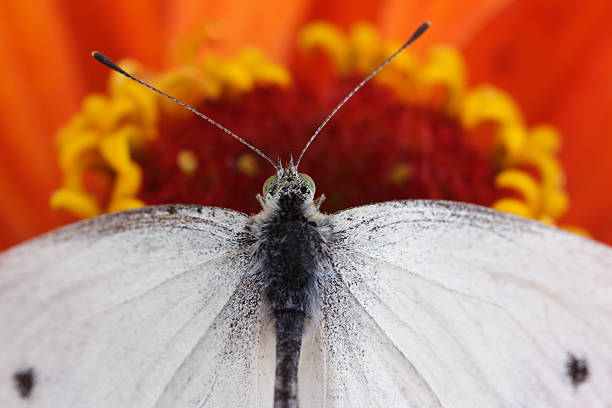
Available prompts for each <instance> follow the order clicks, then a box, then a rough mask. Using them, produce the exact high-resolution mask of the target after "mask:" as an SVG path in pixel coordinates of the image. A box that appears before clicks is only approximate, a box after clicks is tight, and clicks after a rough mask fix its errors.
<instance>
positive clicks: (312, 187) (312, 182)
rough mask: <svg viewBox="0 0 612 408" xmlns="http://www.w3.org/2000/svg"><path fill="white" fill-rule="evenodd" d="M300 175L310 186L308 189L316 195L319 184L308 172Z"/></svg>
mask: <svg viewBox="0 0 612 408" xmlns="http://www.w3.org/2000/svg"><path fill="white" fill-rule="evenodd" d="M300 177H301V178H302V180H304V182H305V183H306V186H307V187H308V189H309V190H310V191H311V192H312V194H313V195H314V193H315V191H316V189H317V186H316V185H315V182H314V180H313V179H312V177H310V176H309V175H308V174H305V173H300Z"/></svg>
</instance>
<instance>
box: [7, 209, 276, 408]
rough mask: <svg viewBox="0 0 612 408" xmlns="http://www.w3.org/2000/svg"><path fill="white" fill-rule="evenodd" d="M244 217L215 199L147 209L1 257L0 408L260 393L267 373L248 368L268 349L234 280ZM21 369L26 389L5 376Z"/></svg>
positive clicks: (177, 403)
mask: <svg viewBox="0 0 612 408" xmlns="http://www.w3.org/2000/svg"><path fill="white" fill-rule="evenodd" d="M247 219H248V217H247V216H246V215H244V214H241V213H237V212H233V211H229V210H222V209H218V208H210V207H196V206H164V207H151V208H145V209H139V210H135V211H129V212H124V213H118V214H111V215H107V216H104V217H101V218H97V219H94V220H90V221H85V222H82V223H79V224H76V225H74V226H70V227H67V228H65V229H62V230H59V231H58V232H54V233H51V234H48V235H46V236H44V237H42V238H39V239H36V240H33V241H30V242H29V243H26V244H24V245H22V246H19V247H16V248H14V249H12V250H10V251H8V252H6V253H5V254H3V255H2V256H0V277H1V279H0V321H1V322H2V323H1V324H2V332H1V333H0V374H1V375H0V377H1V380H0V406H2V407H22V406H24V407H154V406H158V407H219V406H255V405H256V402H257V401H256V400H257V399H259V400H260V401H267V400H269V401H271V399H272V396H271V393H272V388H273V385H272V384H273V380H272V379H271V376H272V375H273V372H270V373H269V375H267V374H265V373H264V374H261V375H259V374H258V373H259V372H260V371H261V370H259V369H258V365H261V364H264V363H266V361H267V360H269V359H271V358H273V357H272V356H270V355H265V353H264V351H260V347H259V346H260V345H259V342H260V340H261V338H262V336H261V334H262V330H263V329H262V327H264V326H262V322H261V313H260V310H259V305H260V301H259V295H258V291H257V290H253V287H254V286H255V285H256V283H257V282H254V278H253V277H249V276H245V275H248V274H245V271H246V269H247V262H248V259H247V256H246V248H245V245H244V243H243V242H241V238H240V234H241V233H242V232H243V231H244V229H245V225H246V223H247ZM264 337H265V336H264ZM272 351H273V350H272ZM28 370H31V371H28ZM28 372H29V373H31V374H32V375H31V376H30V379H32V381H33V386H32V388H31V390H30V391H29V395H27V396H25V397H24V396H21V395H20V393H19V392H18V391H19V389H18V387H17V383H18V381H17V378H16V377H15V376H16V375H19V374H21V375H22V376H23V375H24V373H25V375H27V373H28ZM268 383H269V385H268ZM262 384H265V385H262ZM24 391H25V390H24ZM270 404H271V402H270V403H269V404H267V405H270Z"/></svg>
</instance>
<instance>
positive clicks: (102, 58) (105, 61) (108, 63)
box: [91, 51, 278, 171]
mask: <svg viewBox="0 0 612 408" xmlns="http://www.w3.org/2000/svg"><path fill="white" fill-rule="evenodd" d="M91 55H92V56H93V57H94V58H95V59H97V60H98V61H99V62H101V63H102V64H104V65H106V66H107V67H109V68H110V69H112V70H114V71H117V72H118V73H120V74H122V75H125V76H126V77H128V78H130V79H131V80H133V81H136V82H138V83H139V84H141V85H144V86H146V87H147V88H149V89H151V90H153V91H155V92H157V93H158V94H160V95H163V96H165V97H166V98H168V99H170V100H172V101H174V102H176V103H178V104H179V105H181V106H182V107H184V108H187V109H189V110H190V111H192V112H193V113H195V114H196V115H198V116H199V117H201V118H203V119H206V120H207V121H208V122H209V123H211V124H213V125H215V126H216V127H218V128H219V129H221V130H222V131H224V132H225V133H227V134H228V135H230V136H232V137H233V138H234V139H236V140H238V141H239V142H241V143H243V144H244V145H246V146H247V147H248V148H249V149H251V150H253V151H254V152H255V153H257V154H258V155H260V156H261V157H263V158H264V159H266V160H267V161H268V162H270V164H271V165H272V166H274V168H275V169H276V170H277V171H278V167H277V166H276V165H275V164H274V161H272V159H270V158H269V157H268V156H266V155H265V154H264V153H263V152H262V151H261V150H259V149H258V148H256V147H255V146H253V145H252V144H250V143H249V142H247V141H246V140H244V139H243V138H241V137H240V136H238V135H237V134H235V133H234V132H232V131H231V130H229V129H227V128H226V127H224V126H222V125H221V124H219V123H217V122H216V121H214V120H213V119H211V118H209V117H208V116H206V115H204V114H203V113H201V112H199V111H197V110H196V109H195V108H192V107H191V106H189V105H187V104H186V103H184V102H181V101H179V100H178V99H176V98H174V97H172V96H170V95H168V94H167V93H165V92H163V91H160V90H159V89H157V88H155V87H154V86H152V85H149V84H147V83H146V82H144V81H142V80H140V79H138V78H136V77H135V76H133V75H131V74H129V73H127V72H126V71H124V70H123V69H121V68H120V67H119V66H118V65H117V64H115V63H114V62H113V61H112V60H111V59H110V58H108V57H106V56H104V55H103V54H100V53H99V52H98V51H94V52H92V53H91Z"/></svg>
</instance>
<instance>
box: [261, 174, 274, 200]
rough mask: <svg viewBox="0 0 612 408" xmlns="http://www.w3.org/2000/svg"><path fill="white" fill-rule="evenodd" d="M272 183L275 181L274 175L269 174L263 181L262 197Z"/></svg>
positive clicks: (265, 194)
mask: <svg viewBox="0 0 612 408" xmlns="http://www.w3.org/2000/svg"><path fill="white" fill-rule="evenodd" d="M274 183H276V176H270V177H268V179H267V180H266V181H265V183H264V184H263V195H264V197H265V196H267V195H268V191H270V188H272V186H273V185H274Z"/></svg>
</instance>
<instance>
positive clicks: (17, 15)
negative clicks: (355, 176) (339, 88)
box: [0, 0, 612, 248]
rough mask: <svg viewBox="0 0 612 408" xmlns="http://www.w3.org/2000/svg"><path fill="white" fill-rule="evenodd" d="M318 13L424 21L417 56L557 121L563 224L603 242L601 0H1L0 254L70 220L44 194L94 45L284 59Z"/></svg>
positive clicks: (607, 215) (608, 86) (102, 85)
mask: <svg viewBox="0 0 612 408" xmlns="http://www.w3.org/2000/svg"><path fill="white" fill-rule="evenodd" d="M320 20H323V21H327V22H330V23H332V24H333V25H334V26H335V27H337V29H338V30H340V31H346V30H349V29H350V28H351V27H352V26H353V24H355V23H356V22H364V21H365V22H369V23H371V24H372V25H373V26H374V27H375V28H376V30H377V32H378V33H379V35H380V37H381V38H384V39H388V40H397V41H402V40H405V39H407V38H408V36H409V35H410V34H411V33H412V31H413V30H414V29H415V28H416V27H417V26H418V25H419V24H420V23H421V22H423V21H425V20H429V21H431V23H432V27H431V29H430V30H429V31H428V32H427V34H426V35H425V36H424V37H423V38H422V39H421V40H419V41H418V42H417V43H416V44H415V46H414V47H413V52H414V53H416V54H417V55H418V54H423V55H425V54H426V53H427V50H428V49H430V48H431V47H433V46H434V45H436V44H441V43H443V44H448V45H451V46H452V47H453V48H454V49H456V50H458V52H459V53H460V55H461V56H462V58H463V62H464V64H465V76H466V78H467V86H475V85H478V84H482V83H487V84H491V85H493V86H495V87H496V88H499V89H502V90H503V91H505V92H507V93H508V94H509V95H510V96H511V97H512V99H513V100H514V102H515V103H516V105H517V106H518V107H519V108H520V110H521V112H522V115H523V118H524V121H525V123H526V124H527V125H529V126H531V125H535V124H538V123H546V124H550V125H552V126H553V127H554V128H556V129H557V130H558V131H559V133H560V135H561V139H562V147H561V150H560V152H559V156H558V157H559V159H560V162H561V164H562V167H563V170H564V172H565V176H566V184H565V191H567V194H568V196H569V201H570V206H569V209H568V210H567V212H566V213H565V214H564V215H563V217H562V219H561V220H560V223H561V224H571V225H575V226H579V227H581V228H584V229H586V230H587V231H588V232H589V233H590V234H591V235H592V236H593V237H594V238H596V239H598V240H600V241H603V242H607V243H612V211H610V209H611V205H612V189H611V188H610V187H611V181H610V179H611V178H612V157H611V152H612V138H611V137H610V130H611V129H612V75H611V74H612V71H611V70H612V46H611V45H612V44H611V40H612V25H610V24H609V21H612V3H610V2H609V1H604V0H586V1H582V2H576V1H552V0H550V1H545V0H479V1H471V0H464V1H461V2H457V1H451V0H448V1H442V0H429V1H409V0H386V1H381V0H376V1H374V0H371V1H370V0H364V1H360V0H353V1H351V2H342V1H337V2H330V1H322V0H313V1H311V0H295V1H292V2H286V1H280V0H279V1H275V0H266V1H262V2H252V1H238V0H224V1H206V0H174V1H171V2H169V1H164V0H149V1H146V0H132V1H119V0H104V1H102V0H93V1H83V2H73V1H69V0H49V1H44V2H39V3H37V4H36V6H35V7H33V6H32V5H31V4H29V2H20V1H16V0H8V1H3V2H1V3H0V61H2V64H0V73H1V75H0V80H1V81H2V84H1V86H0V104H1V105H2V106H1V109H0V112H2V114H1V116H0V248H6V247H9V246H11V245H14V244H16V243H18V242H21V241H23V240H25V239H27V238H29V237H32V236H35V235H37V234H40V233H42V232H45V231H48V230H50V229H52V228H55V227H57V226H59V225H62V224H65V223H68V222H71V221H74V220H75V219H77V218H76V217H74V216H73V215H70V214H68V213H67V212H66V211H59V210H53V209H51V207H50V197H51V195H52V193H53V192H54V191H56V190H57V189H58V188H60V187H61V186H62V185H63V183H65V180H64V179H63V177H64V175H63V174H62V170H61V168H60V165H59V161H58V145H57V142H56V140H57V131H58V129H60V128H61V127H62V126H65V125H66V124H67V123H68V122H69V121H70V119H71V117H73V115H74V114H75V113H77V112H79V111H80V110H81V109H82V102H83V100H84V98H85V97H86V96H87V95H90V94H92V93H96V92H102V93H104V92H106V90H107V87H108V85H107V84H108V80H109V75H110V73H109V70H108V69H106V68H105V67H103V66H101V65H100V64H98V63H96V62H95V61H94V60H93V59H92V58H91V56H90V53H91V51H92V50H99V51H102V52H103V53H104V54H106V55H108V56H109V57H111V58H112V59H114V60H115V61H118V60H119V61H121V60H124V59H128V58H129V60H131V61H135V63H137V64H138V66H140V67H142V69H143V70H144V71H146V72H149V73H150V72H153V73H159V72H164V71H165V70H170V69H172V68H173V67H176V66H178V65H180V64H182V63H183V61H184V53H185V52H187V51H185V49H186V48H188V46H189V45H190V44H196V45H197V46H198V49H197V53H199V54H206V53H208V52H214V53H216V54H217V55H220V56H231V55H234V54H235V53H237V52H239V51H240V50H241V49H243V48H244V47H245V46H255V47H257V48H258V49H259V50H261V51H262V53H263V54H265V55H266V56H267V58H268V59H269V60H271V61H272V62H274V63H278V64H280V65H286V66H291V65H292V64H295V61H296V59H297V58H298V57H296V51H295V47H296V41H297V38H298V36H299V33H300V32H301V30H302V29H303V28H304V27H305V26H306V25H307V24H308V23H309V22H313V21H320ZM202 27H205V32H204V31H202V30H203V29H202ZM203 33H204V34H203ZM200 37H202V38H200ZM198 38H200V39H201V40H202V41H200V42H198ZM271 114H274V112H271ZM213 117H214V115H213ZM224 119H225V118H224ZM223 123H224V124H226V125H227V126H228V127H229V128H232V123H227V120H225V121H224V122H223ZM223 137H225V136H222V135H219V138H223ZM271 153H274V154H276V152H271ZM274 157H275V156H274ZM247 164H248V163H247ZM201 165H202V163H200V166H201ZM247 167H248V166H247ZM262 177H263V176H262ZM220 182H222V181H220ZM361 182H363V181H361ZM226 188H227V186H226ZM259 188H260V186H259V185H257V190H259ZM325 193H326V195H327V191H325ZM382 198H388V197H382ZM397 198H401V197H397ZM434 198H435V197H434ZM245 200H248V201H250V202H251V201H252V202H254V199H253V197H252V195H249V196H248V197H245ZM145 201H146V200H145ZM202 204H211V203H209V202H202ZM213 204H214V203H213ZM237 206H238V207H240V205H239V204H238V205H237ZM249 208H250V207H249ZM237 209H241V208H237Z"/></svg>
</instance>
